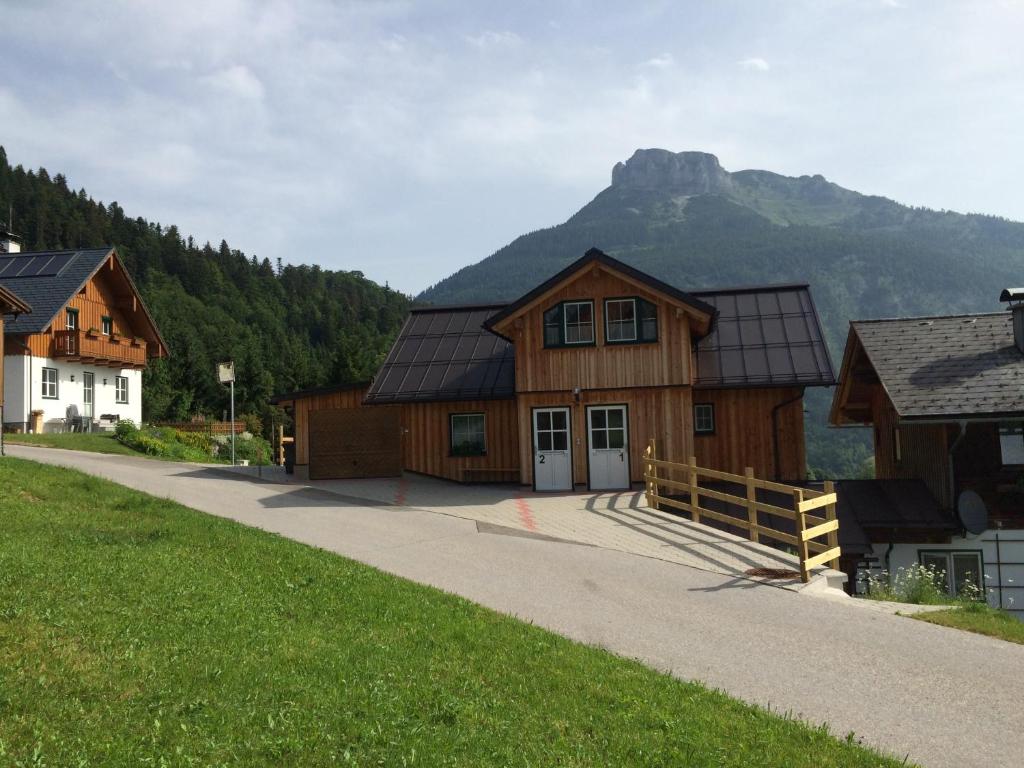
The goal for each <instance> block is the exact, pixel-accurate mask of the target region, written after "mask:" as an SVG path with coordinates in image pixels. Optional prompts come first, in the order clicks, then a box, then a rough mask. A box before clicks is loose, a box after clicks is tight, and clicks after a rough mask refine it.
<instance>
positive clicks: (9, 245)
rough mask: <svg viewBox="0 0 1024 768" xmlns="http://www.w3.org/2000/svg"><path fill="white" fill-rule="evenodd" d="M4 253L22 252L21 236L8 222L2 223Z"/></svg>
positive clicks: (0, 246) (1, 248)
mask: <svg viewBox="0 0 1024 768" xmlns="http://www.w3.org/2000/svg"><path fill="white" fill-rule="evenodd" d="M4 253H21V238H20V237H19V236H18V235H16V234H14V233H13V232H11V230H10V227H8V226H7V225H6V224H0V254H4Z"/></svg>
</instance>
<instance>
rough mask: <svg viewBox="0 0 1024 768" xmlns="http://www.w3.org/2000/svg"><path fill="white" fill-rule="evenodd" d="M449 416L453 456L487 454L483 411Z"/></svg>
mask: <svg viewBox="0 0 1024 768" xmlns="http://www.w3.org/2000/svg"><path fill="white" fill-rule="evenodd" d="M448 418H449V426H450V432H451V441H452V444H451V455H452V456H486V455H487V446H486V443H485V442H484V415H483V414H482V413H453V414H451V415H450V416H449V417H448Z"/></svg>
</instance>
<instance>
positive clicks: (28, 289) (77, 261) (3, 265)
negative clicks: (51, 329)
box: [0, 248, 111, 334]
mask: <svg viewBox="0 0 1024 768" xmlns="http://www.w3.org/2000/svg"><path fill="white" fill-rule="evenodd" d="M110 251H111V249H110V248H90V249H83V250H78V251H36V252H32V253H12V254H8V255H4V256H0V286H3V287H4V288H6V289H7V290H9V291H12V292H14V293H15V294H16V295H18V296H20V297H21V299H22V300H24V301H25V302H27V303H28V304H30V305H32V309H33V311H32V313H31V314H26V315H19V316H18V317H17V318H13V319H11V320H9V321H7V322H6V324H5V326H4V332H5V333H10V334H22V333H40V332H42V331H44V330H45V329H46V328H47V326H49V324H50V323H51V321H52V320H53V318H54V317H55V316H56V314H57V313H58V312H59V311H60V310H61V308H62V307H64V305H65V304H67V303H68V300H69V299H71V297H72V296H74V295H75V292H76V291H77V290H78V289H79V288H80V287H81V286H82V284H83V283H84V282H85V281H86V280H88V279H89V276H90V275H92V273H93V272H95V271H96V269H97V268H98V267H99V266H100V265H101V264H102V263H103V261H104V260H105V259H106V258H107V256H109V255H110Z"/></svg>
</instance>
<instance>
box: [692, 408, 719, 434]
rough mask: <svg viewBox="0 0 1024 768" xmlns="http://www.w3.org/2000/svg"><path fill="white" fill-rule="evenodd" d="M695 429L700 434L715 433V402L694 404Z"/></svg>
mask: <svg viewBox="0 0 1024 768" xmlns="http://www.w3.org/2000/svg"><path fill="white" fill-rule="evenodd" d="M693 431H694V432H696V433H697V434H698V435H713V434H715V406H714V404H713V403H695V404H694V406H693Z"/></svg>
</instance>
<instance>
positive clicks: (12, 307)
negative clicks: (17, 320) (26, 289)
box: [0, 285, 32, 315]
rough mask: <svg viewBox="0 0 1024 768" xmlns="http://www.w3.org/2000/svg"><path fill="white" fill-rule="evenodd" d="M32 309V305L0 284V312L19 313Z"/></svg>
mask: <svg viewBox="0 0 1024 768" xmlns="http://www.w3.org/2000/svg"><path fill="white" fill-rule="evenodd" d="M31 311H32V307H31V306H30V305H29V304H27V303H25V302H24V301H22V299H21V298H19V297H18V296H17V295H16V294H15V293H14V291H10V290H8V289H7V288H4V287H3V286H2V285H0V314H4V315H21V314H26V313H28V312H31Z"/></svg>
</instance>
